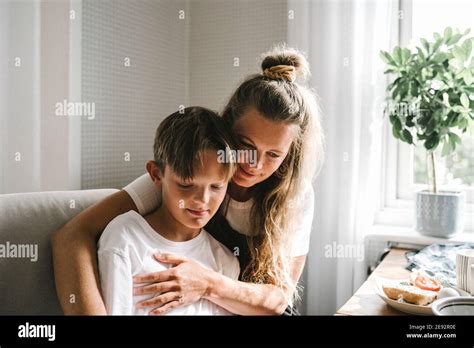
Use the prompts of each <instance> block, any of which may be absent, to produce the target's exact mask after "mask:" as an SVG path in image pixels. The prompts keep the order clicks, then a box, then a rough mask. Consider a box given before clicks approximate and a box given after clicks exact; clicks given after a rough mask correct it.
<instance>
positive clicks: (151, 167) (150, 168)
mask: <svg viewBox="0 0 474 348" xmlns="http://www.w3.org/2000/svg"><path fill="white" fill-rule="evenodd" d="M146 171H147V172H148V174H149V175H150V178H151V180H152V181H153V183H154V184H155V185H161V181H162V179H163V173H162V172H161V170H160V168H158V166H157V165H156V162H155V161H148V162H147V163H146Z"/></svg>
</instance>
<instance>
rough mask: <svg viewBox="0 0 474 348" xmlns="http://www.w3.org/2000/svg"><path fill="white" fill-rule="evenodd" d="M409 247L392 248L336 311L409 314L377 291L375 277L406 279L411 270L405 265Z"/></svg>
mask: <svg viewBox="0 0 474 348" xmlns="http://www.w3.org/2000/svg"><path fill="white" fill-rule="evenodd" d="M407 251H409V250H407V249H392V250H390V252H389V253H388V254H387V256H385V258H384V259H383V261H382V262H381V263H380V264H379V265H378V266H377V268H376V269H375V270H374V271H373V272H372V274H371V275H370V276H369V278H367V280H366V281H365V282H364V284H362V286H361V287H360V288H359V290H357V292H356V293H355V294H354V295H353V296H352V297H351V298H350V299H349V300H348V301H347V302H346V303H345V304H344V305H343V306H342V307H341V308H339V309H338V311H337V312H336V315H407V314H405V313H402V312H400V311H397V310H396V309H393V308H392V307H390V306H388V305H387V304H386V303H385V302H384V301H383V300H382V299H381V298H380V297H379V295H377V294H376V293H375V290H374V287H375V277H383V278H391V279H406V278H408V277H409V275H410V271H408V270H406V269H405V268H404V267H405V265H406V263H407V260H406V258H405V253H406V252H407Z"/></svg>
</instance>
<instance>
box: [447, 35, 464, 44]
mask: <svg viewBox="0 0 474 348" xmlns="http://www.w3.org/2000/svg"><path fill="white" fill-rule="evenodd" d="M462 37H463V35H462V34H454V35H453V36H451V38H450V39H449V40H448V42H446V45H448V46H451V45H454V44H455V43H457V42H458V41H459V40H461V38H462Z"/></svg>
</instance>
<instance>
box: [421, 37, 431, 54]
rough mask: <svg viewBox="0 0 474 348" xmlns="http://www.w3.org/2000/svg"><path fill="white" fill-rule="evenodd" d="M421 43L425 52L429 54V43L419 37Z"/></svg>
mask: <svg viewBox="0 0 474 348" xmlns="http://www.w3.org/2000/svg"><path fill="white" fill-rule="evenodd" d="M420 41H421V44H422V45H423V47H424V49H425V50H426V53H428V54H430V44H429V43H428V41H427V40H426V39H420Z"/></svg>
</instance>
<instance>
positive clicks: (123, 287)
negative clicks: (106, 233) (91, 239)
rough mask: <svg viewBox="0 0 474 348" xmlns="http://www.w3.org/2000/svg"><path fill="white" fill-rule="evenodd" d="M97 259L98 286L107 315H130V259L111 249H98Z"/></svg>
mask: <svg viewBox="0 0 474 348" xmlns="http://www.w3.org/2000/svg"><path fill="white" fill-rule="evenodd" d="M114 233H119V231H115V232H114ZM98 258H99V274H100V284H101V288H102V294H103V297H104V302H105V308H106V310H107V314H109V315H131V314H132V309H133V280H132V267H131V264H130V259H129V258H128V257H126V256H125V255H121V254H120V253H118V252H117V251H115V250H111V249H106V250H101V249H99V252H98Z"/></svg>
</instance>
